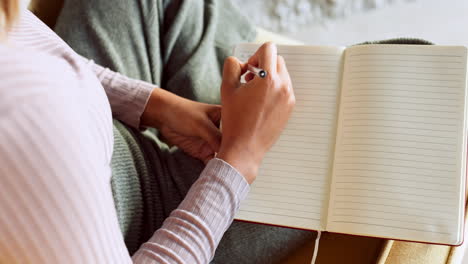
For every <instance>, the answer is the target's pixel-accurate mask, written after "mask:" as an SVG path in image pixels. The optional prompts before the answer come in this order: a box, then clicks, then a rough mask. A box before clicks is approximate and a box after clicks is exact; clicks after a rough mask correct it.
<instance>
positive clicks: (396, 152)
mask: <svg viewBox="0 0 468 264" xmlns="http://www.w3.org/2000/svg"><path fill="white" fill-rule="evenodd" d="M350 151H361V152H363V151H364V152H374V153H387V154H404V155H411V156H421V157H433V158H444V159H453V157H446V156H439V155H429V154H419V153H418V154H415V153H408V152H398V151H383V150H351V149H345V150H343V152H350Z"/></svg>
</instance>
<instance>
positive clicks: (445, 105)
mask: <svg viewBox="0 0 468 264" xmlns="http://www.w3.org/2000/svg"><path fill="white" fill-rule="evenodd" d="M388 97H393V96H388ZM344 103H395V104H411V105H430V106H434V105H435V106H444V107H455V108H458V106H457V105H447V104H430V103H419V102H403V101H394V100H346V101H345V102H344Z"/></svg>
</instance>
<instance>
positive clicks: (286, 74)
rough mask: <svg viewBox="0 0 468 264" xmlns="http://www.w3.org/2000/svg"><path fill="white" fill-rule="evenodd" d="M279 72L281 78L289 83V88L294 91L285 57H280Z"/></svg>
mask: <svg viewBox="0 0 468 264" xmlns="http://www.w3.org/2000/svg"><path fill="white" fill-rule="evenodd" d="M277 64H278V65H277V70H278V73H279V75H280V76H281V78H283V79H284V81H286V82H287V84H288V88H289V89H292V84H291V77H290V76H289V72H288V69H287V67H286V61H285V60H284V58H283V56H281V55H278V63H277Z"/></svg>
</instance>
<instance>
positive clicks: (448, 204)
mask: <svg viewBox="0 0 468 264" xmlns="http://www.w3.org/2000/svg"><path fill="white" fill-rule="evenodd" d="M335 196H343V197H344V196H346V197H355V198H356V197H357V198H377V199H385V200H393V201H398V202H405V201H409V202H416V203H421V202H424V201H420V200H408V199H404V200H403V199H395V198H389V197H380V196H373V195H350V194H336V195H335ZM431 205H440V206H450V205H452V204H451V203H445V204H441V203H431Z"/></svg>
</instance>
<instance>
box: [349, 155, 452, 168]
mask: <svg viewBox="0 0 468 264" xmlns="http://www.w3.org/2000/svg"><path fill="white" fill-rule="evenodd" d="M340 157H343V158H367V159H384V160H397V161H411V162H418V163H429V164H440V165H446V166H454V165H456V163H444V162H435V161H421V160H413V159H398V158H387V157H385V158H383V157H375V156H374V157H372V156H362V155H359V156H357V155H356V156H354V155H340Z"/></svg>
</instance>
